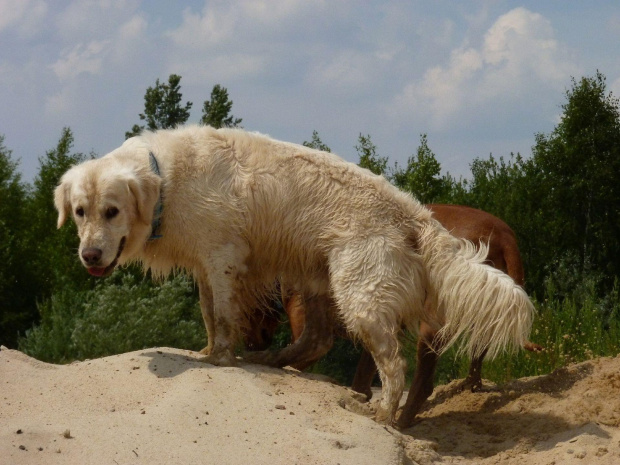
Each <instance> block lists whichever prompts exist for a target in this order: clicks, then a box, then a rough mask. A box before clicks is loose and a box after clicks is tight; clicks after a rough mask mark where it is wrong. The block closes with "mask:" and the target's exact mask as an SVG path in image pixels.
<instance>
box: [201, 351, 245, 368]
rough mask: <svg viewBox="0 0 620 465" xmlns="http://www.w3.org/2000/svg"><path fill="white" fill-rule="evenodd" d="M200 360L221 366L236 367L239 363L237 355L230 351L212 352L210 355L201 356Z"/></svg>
mask: <svg viewBox="0 0 620 465" xmlns="http://www.w3.org/2000/svg"><path fill="white" fill-rule="evenodd" d="M198 361H200V362H203V363H209V364H211V365H217V366H220V367H236V366H237V365H238V361H237V357H235V356H234V354H233V353H232V352H229V351H221V352H217V353H214V352H211V353H210V354H209V355H207V356H205V357H201V358H199V359H198Z"/></svg>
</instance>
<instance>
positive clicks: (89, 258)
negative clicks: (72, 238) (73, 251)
mask: <svg viewBox="0 0 620 465" xmlns="http://www.w3.org/2000/svg"><path fill="white" fill-rule="evenodd" d="M102 253H103V252H102V250H101V249H98V248H97V247H86V248H85V249H83V250H82V259H83V260H84V263H86V264H87V265H96V264H97V263H99V260H101V254H102Z"/></svg>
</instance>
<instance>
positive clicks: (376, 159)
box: [355, 133, 388, 175]
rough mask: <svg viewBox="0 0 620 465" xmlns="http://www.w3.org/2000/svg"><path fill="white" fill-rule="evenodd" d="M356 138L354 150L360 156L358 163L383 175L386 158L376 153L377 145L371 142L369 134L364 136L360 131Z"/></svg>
mask: <svg viewBox="0 0 620 465" xmlns="http://www.w3.org/2000/svg"><path fill="white" fill-rule="evenodd" d="M357 140H358V144H359V145H356V146H355V150H357V153H358V155H359V157H360V161H359V163H358V165H359V166H361V167H362V168H366V169H367V170H370V171H372V172H373V173H375V174H379V175H385V174H386V168H387V163H388V159H387V157H380V156H379V155H377V147H376V146H375V144H373V143H372V140H371V139H370V134H368V135H366V136H364V135H362V133H360V135H359V137H358V139H357Z"/></svg>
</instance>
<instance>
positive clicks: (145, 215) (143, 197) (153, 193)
mask: <svg viewBox="0 0 620 465" xmlns="http://www.w3.org/2000/svg"><path fill="white" fill-rule="evenodd" d="M127 186H128V187H129V191H130V192H131V194H132V195H133V196H134V198H135V199H136V206H137V211H138V215H139V217H140V220H141V221H142V222H143V223H147V224H148V223H150V222H151V221H152V219H153V211H154V210H155V205H156V204H157V200H158V199H159V191H160V188H161V178H160V177H159V176H157V175H156V174H154V173H135V174H132V175H131V176H129V178H128V179H127Z"/></svg>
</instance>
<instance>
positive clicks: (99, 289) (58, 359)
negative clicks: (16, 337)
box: [19, 271, 206, 363]
mask: <svg viewBox="0 0 620 465" xmlns="http://www.w3.org/2000/svg"><path fill="white" fill-rule="evenodd" d="M40 312H41V324H40V325H39V326H37V327H35V328H33V329H32V330H31V331H29V332H28V333H27V334H26V337H24V338H22V339H21V340H20V343H19V348H20V350H22V351H24V352H25V353H27V354H28V355H30V356H32V357H35V358H37V359H39V360H44V361H47V362H54V363H66V362H70V361H72V360H83V359H85V358H95V357H101V356H105V355H111V354H118V353H122V352H129V351H134V350H140V349H144V348H147V347H154V346H170V347H179V348H185V349H191V350H200V349H201V348H203V347H204V346H205V345H206V336H205V334H206V333H205V329H204V324H203V322H202V317H201V315H200V308H199V306H198V302H197V300H196V296H195V293H194V289H193V285H192V282H191V281H190V280H189V279H188V278H186V277H185V276H183V275H179V276H176V277H174V278H173V279H170V280H168V281H166V282H164V283H162V284H161V285H153V284H152V283H151V282H150V280H146V279H144V278H136V277H135V276H133V275H132V274H128V273H121V272H118V271H117V272H115V274H114V275H112V276H111V277H110V278H109V279H108V280H107V281H101V282H100V283H99V284H97V286H96V287H95V289H93V290H90V291H83V292H75V291H72V290H71V289H70V288H69V287H67V288H66V289H65V290H61V291H59V292H58V293H56V294H54V296H53V297H52V298H51V299H49V300H47V301H46V302H44V303H43V304H42V305H41V306H40Z"/></svg>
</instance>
